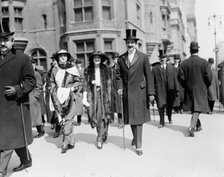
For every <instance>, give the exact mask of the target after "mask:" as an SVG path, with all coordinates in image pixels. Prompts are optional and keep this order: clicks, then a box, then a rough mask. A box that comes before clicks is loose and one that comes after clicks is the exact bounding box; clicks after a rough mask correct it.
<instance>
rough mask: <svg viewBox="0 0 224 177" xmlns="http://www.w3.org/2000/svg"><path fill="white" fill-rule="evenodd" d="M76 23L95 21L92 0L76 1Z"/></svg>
mask: <svg viewBox="0 0 224 177" xmlns="http://www.w3.org/2000/svg"><path fill="white" fill-rule="evenodd" d="M74 15H75V22H83V21H92V20H93V3H92V0H74Z"/></svg>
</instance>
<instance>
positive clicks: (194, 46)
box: [190, 41, 200, 50]
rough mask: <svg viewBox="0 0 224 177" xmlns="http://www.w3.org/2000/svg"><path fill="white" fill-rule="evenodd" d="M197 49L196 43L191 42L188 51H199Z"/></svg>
mask: <svg viewBox="0 0 224 177" xmlns="http://www.w3.org/2000/svg"><path fill="white" fill-rule="evenodd" d="M199 48H200V47H199V46H198V43H197V42H195V41H193V42H191V44H190V49H193V50H195V49H199Z"/></svg>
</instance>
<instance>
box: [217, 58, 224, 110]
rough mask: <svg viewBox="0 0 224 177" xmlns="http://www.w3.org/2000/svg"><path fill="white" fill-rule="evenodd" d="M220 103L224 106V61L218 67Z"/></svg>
mask: <svg viewBox="0 0 224 177" xmlns="http://www.w3.org/2000/svg"><path fill="white" fill-rule="evenodd" d="M218 68H219V70H218V81H219V102H220V103H221V104H222V106H224V61H222V62H221V63H219V65H218Z"/></svg>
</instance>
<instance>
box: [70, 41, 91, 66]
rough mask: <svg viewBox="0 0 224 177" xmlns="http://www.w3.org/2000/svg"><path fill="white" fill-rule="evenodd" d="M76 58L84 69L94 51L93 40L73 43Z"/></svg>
mask: <svg viewBox="0 0 224 177" xmlns="http://www.w3.org/2000/svg"><path fill="white" fill-rule="evenodd" d="M74 43H75V47H76V57H77V58H78V59H80V60H82V63H84V67H86V66H87V65H88V58H89V56H90V55H91V54H92V53H93V51H95V46H94V40H87V41H75V42H74Z"/></svg>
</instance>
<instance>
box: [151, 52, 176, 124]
mask: <svg viewBox="0 0 224 177" xmlns="http://www.w3.org/2000/svg"><path fill="white" fill-rule="evenodd" d="M159 60H160V64H157V65H156V66H154V67H153V68H152V74H153V78H154V86H155V100H156V104H157V107H158V112H159V117H160V124H159V127H158V128H162V127H164V126H165V120H164V119H165V118H164V117H165V111H166V113H167V116H168V120H169V124H172V123H173V121H172V109H173V107H175V105H174V101H175V99H176V97H177V96H178V94H179V85H178V80H177V75H176V71H175V67H174V66H173V65H172V64H170V63H167V60H168V58H167V55H166V54H165V50H159Z"/></svg>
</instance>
